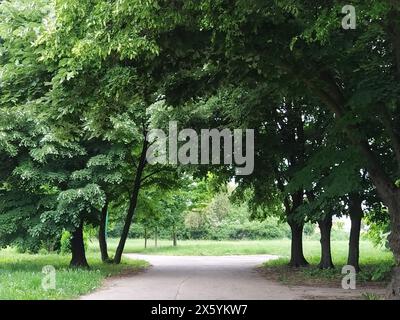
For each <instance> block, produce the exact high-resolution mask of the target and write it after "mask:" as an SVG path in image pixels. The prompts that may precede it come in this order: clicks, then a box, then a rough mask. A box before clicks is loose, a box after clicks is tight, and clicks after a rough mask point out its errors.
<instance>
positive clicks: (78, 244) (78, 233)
mask: <svg viewBox="0 0 400 320" xmlns="http://www.w3.org/2000/svg"><path fill="white" fill-rule="evenodd" d="M71 252H72V259H71V262H70V264H69V265H70V267H77V268H89V264H88V263H87V260H86V254H85V245H84V242H83V221H82V222H81V223H80V225H79V226H78V227H77V228H76V229H75V231H74V232H72V237H71Z"/></svg>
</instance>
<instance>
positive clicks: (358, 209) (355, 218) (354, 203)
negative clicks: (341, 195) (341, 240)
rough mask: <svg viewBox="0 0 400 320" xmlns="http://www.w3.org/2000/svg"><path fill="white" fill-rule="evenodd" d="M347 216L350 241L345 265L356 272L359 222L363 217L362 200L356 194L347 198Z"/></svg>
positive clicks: (357, 269) (358, 255)
mask: <svg viewBox="0 0 400 320" xmlns="http://www.w3.org/2000/svg"><path fill="white" fill-rule="evenodd" d="M349 200H350V203H349V214H350V220H351V229H350V239H349V255H348V257H347V264H348V265H350V266H353V267H354V268H355V269H356V271H357V272H359V271H360V270H361V269H360V263H359V259H360V231H361V220H362V217H363V215H364V212H363V210H362V206H361V205H362V199H361V197H360V196H359V195H358V194H350V196H349Z"/></svg>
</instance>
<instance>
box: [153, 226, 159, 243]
mask: <svg viewBox="0 0 400 320" xmlns="http://www.w3.org/2000/svg"><path fill="white" fill-rule="evenodd" d="M157 240H158V230H157V227H156V228H155V229H154V245H155V247H156V248H157Z"/></svg>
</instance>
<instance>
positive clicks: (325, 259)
mask: <svg viewBox="0 0 400 320" xmlns="http://www.w3.org/2000/svg"><path fill="white" fill-rule="evenodd" d="M318 226H319V230H320V232H321V239H320V242H321V261H320V263H319V265H318V267H319V268H320V269H332V268H334V265H333V262H332V252H331V230H332V216H331V215H326V216H325V217H324V218H323V219H320V220H318Z"/></svg>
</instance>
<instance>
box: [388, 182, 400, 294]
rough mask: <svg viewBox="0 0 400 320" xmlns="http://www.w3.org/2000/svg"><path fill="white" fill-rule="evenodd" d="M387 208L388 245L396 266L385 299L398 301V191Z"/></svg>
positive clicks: (399, 244)
mask: <svg viewBox="0 0 400 320" xmlns="http://www.w3.org/2000/svg"><path fill="white" fill-rule="evenodd" d="M387 206H388V209H389V212H390V219H391V233H390V235H389V245H390V249H391V250H392V252H393V255H394V258H395V263H396V266H395V268H393V271H392V281H391V282H390V284H389V286H388V290H387V295H386V297H387V298H388V299H396V300H400V189H397V190H395V192H394V194H393V196H392V197H391V198H390V199H388V200H387Z"/></svg>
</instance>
